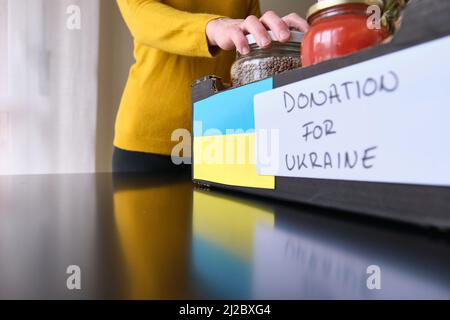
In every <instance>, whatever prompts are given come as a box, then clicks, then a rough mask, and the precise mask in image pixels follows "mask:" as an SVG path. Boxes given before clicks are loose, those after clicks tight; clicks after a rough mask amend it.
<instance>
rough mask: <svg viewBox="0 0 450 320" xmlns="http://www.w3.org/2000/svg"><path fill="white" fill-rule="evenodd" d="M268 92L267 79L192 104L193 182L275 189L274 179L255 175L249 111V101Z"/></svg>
mask: <svg viewBox="0 0 450 320" xmlns="http://www.w3.org/2000/svg"><path fill="white" fill-rule="evenodd" d="M272 88H273V81H272V78H269V79H266V80H263V81H259V82H255V83H251V84H248V85H245V86H242V87H239V88H235V89H232V90H227V91H224V92H221V93H218V94H216V95H214V96H211V97H209V98H206V99H204V100H201V101H198V102H196V103H194V112H193V121H194V123H193V132H194V139H193V140H194V141H193V145H194V146H193V152H194V153H193V159H194V163H193V178H194V180H203V181H208V182H215V183H220V184H224V185H230V186H240V187H252V188H262V189H275V177H273V176H262V175H258V174H257V172H256V156H255V136H256V135H255V116H254V108H253V97H254V96H255V95H256V94H258V93H261V92H265V91H268V90H271V89H272Z"/></svg>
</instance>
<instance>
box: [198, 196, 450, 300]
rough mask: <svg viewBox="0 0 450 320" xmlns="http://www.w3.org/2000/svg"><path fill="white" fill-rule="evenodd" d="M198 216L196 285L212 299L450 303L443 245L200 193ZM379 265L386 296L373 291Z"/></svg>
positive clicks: (416, 234) (381, 227)
mask: <svg viewBox="0 0 450 320" xmlns="http://www.w3.org/2000/svg"><path fill="white" fill-rule="evenodd" d="M193 209H194V210H193V216H194V228H193V232H194V235H193V239H194V240H193V245H192V246H193V255H192V260H193V262H192V264H193V270H194V277H195V278H196V279H197V282H196V284H197V285H200V286H204V287H205V288H207V291H205V293H207V296H211V297H214V298H232V297H235V298H243V299H247V298H252V299H253V298H255V299H449V298H450V271H449V270H450V268H449V267H450V247H449V243H448V240H447V239H446V238H445V237H443V238H440V237H438V238H434V236H431V234H428V233H423V231H422V230H420V231H419V230H417V229H414V228H405V227H402V226H400V225H395V226H390V225H389V224H386V223H384V222H380V221H375V220H365V221H357V222H352V220H351V219H352V216H349V215H345V214H342V213H339V214H340V215H338V213H335V214H336V215H338V216H336V217H330V215H329V213H330V212H329V213H328V215H327V214H325V215H324V212H323V210H318V209H311V208H305V207H301V206H298V205H289V204H286V203H281V202H270V201H263V200H260V199H256V198H253V199H251V200H250V199H246V198H243V197H242V196H237V195H231V194H229V193H221V192H217V191H209V192H207V191H194V206H193ZM353 218H354V217H353ZM343 219H349V221H344V220H343ZM373 265H375V266H378V267H379V268H380V272H381V273H380V275H381V277H380V279H381V290H370V289H369V288H368V286H367V280H368V278H369V276H370V275H371V274H368V267H369V266H373ZM369 271H370V269H369Z"/></svg>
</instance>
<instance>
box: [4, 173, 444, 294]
mask: <svg viewBox="0 0 450 320" xmlns="http://www.w3.org/2000/svg"><path fill="white" fill-rule="evenodd" d="M424 214H426V213H424ZM0 298H2V299H15V298H20V299H450V237H449V234H448V233H445V232H441V231H436V230H427V229H421V228H416V227H413V226H408V225H403V224H397V223H393V222H390V221H384V220H379V219H370V218H362V217H360V216H358V215H355V214H350V213H345V212H338V211H333V210H328V209H327V210H325V209H319V208H313V207H307V206H302V205H298V204H292V203H287V202H279V201H274V200H270V199H264V198H258V197H249V196H245V195H242V194H239V193H231V192H225V191H220V190H203V189H201V188H198V187H197V186H195V185H194V184H192V183H191V182H190V179H189V177H184V176H171V175H161V176H157V177H155V176H153V177H150V176H143V175H139V176H137V175H111V174H86V175H42V176H3V177H0Z"/></svg>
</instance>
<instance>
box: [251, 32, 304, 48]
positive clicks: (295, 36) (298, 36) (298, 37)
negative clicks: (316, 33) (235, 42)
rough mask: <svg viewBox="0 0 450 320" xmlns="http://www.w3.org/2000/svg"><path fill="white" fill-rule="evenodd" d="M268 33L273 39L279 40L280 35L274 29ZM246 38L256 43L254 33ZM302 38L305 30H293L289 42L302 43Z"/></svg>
mask: <svg viewBox="0 0 450 320" xmlns="http://www.w3.org/2000/svg"><path fill="white" fill-rule="evenodd" d="M268 33H269V36H270V38H271V39H272V41H276V42H278V37H277V36H276V35H275V34H274V33H273V32H272V31H268ZM246 38H247V41H248V44H249V45H252V44H256V40H255V37H254V36H253V35H252V34H248V35H247V36H246ZM302 40H303V32H299V31H291V38H290V39H289V41H288V42H293V43H301V42H302Z"/></svg>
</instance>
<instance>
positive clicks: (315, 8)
mask: <svg viewBox="0 0 450 320" xmlns="http://www.w3.org/2000/svg"><path fill="white" fill-rule="evenodd" d="M356 3H361V4H366V5H368V6H372V5H375V6H379V7H380V8H383V7H384V2H383V0H318V1H317V3H316V4H314V5H312V6H311V7H310V8H309V10H308V14H307V15H306V19H309V18H310V17H311V16H312V15H313V14H315V13H317V12H319V11H321V10H324V9H327V8H331V7H334V6H338V5H342V4H356Z"/></svg>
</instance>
